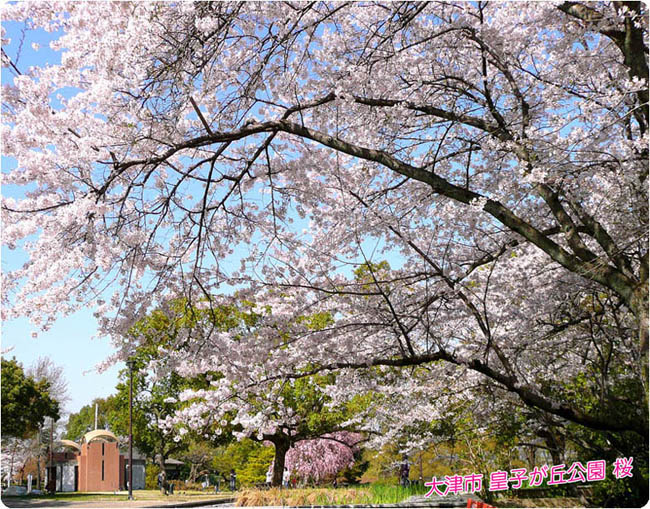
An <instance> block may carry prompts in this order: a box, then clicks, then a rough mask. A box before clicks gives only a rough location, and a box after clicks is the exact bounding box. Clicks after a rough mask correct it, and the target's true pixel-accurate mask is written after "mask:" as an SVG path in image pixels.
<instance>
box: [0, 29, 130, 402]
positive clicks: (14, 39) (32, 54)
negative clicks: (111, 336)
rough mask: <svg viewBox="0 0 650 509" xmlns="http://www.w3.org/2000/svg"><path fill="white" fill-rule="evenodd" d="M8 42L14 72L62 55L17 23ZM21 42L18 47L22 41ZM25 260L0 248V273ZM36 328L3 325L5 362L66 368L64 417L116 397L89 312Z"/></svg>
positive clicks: (23, 323)
mask: <svg viewBox="0 0 650 509" xmlns="http://www.w3.org/2000/svg"><path fill="white" fill-rule="evenodd" d="M3 27H4V28H5V30H6V37H8V38H10V39H11V42H10V44H8V45H7V46H3V49H4V50H5V51H6V52H7V54H9V55H10V56H11V58H12V59H14V60H15V59H16V57H17V56H18V53H19V48H20V55H19V58H18V63H17V65H18V68H19V69H27V68H28V67H29V66H32V65H45V64H48V63H49V64H57V63H59V62H60V55H59V54H58V53H56V52H54V51H52V50H50V49H49V47H48V44H49V41H50V40H52V39H54V38H55V37H57V35H56V34H48V33H46V32H45V31H43V30H38V31H26V32H25V33H24V38H23V34H22V33H21V32H22V27H21V25H20V24H18V23H5V22H3ZM21 40H22V41H21ZM32 43H38V44H39V45H40V46H41V48H40V49H39V51H34V50H33V49H32ZM13 78H14V75H13V74H12V73H11V72H9V70H7V69H5V68H3V69H2V83H3V84H5V83H10V82H12V81H13ZM14 164H15V162H14V161H12V160H11V159H10V158H7V157H4V156H3V157H2V171H3V172H5V171H7V170H8V169H10V168H11V167H12V166H13V165H14ZM2 193H3V194H4V195H14V196H15V195H16V194H17V192H16V190H14V189H10V188H7V187H6V186H5V187H4V188H2ZM25 261H26V255H25V253H24V252H23V251H21V250H20V249H17V250H14V251H10V250H8V249H6V248H5V247H4V246H3V247H2V271H3V272H4V271H7V270H10V269H12V268H16V267H18V266H20V265H22V264H23V263H24V262H25ZM33 331H34V328H33V327H32V326H31V325H30V323H29V321H28V320H26V319H17V320H11V321H8V322H5V323H2V328H1V334H2V350H3V351H4V350H7V349H10V348H11V351H10V352H8V353H7V354H6V357H7V358H11V357H15V358H16V359H17V360H18V361H20V362H21V363H22V364H23V366H24V367H29V366H30V365H31V364H32V363H34V361H35V360H36V359H38V357H50V358H51V359H52V361H53V362H54V363H55V364H56V365H58V366H62V367H63V368H64V372H65V377H66V380H67V382H68V395H69V397H70V401H69V402H68V404H67V405H66V407H65V410H66V411H67V412H76V411H78V410H79V409H80V408H81V407H82V406H84V405H86V404H89V403H90V402H91V401H92V400H93V399H94V398H97V397H104V396H108V395H109V394H111V393H112V392H114V389H115V384H116V383H117V375H118V372H119V370H120V369H121V368H122V367H124V366H123V365H116V366H113V367H112V368H110V369H109V370H107V371H105V372H104V373H101V374H100V373H97V372H96V371H95V369H94V368H95V366H96V365H97V364H98V363H100V362H102V361H103V360H105V359H106V358H107V357H108V356H109V355H110V354H111V353H112V352H113V349H112V347H111V345H110V341H109V340H108V339H106V338H96V339H92V337H93V336H94V335H95V334H96V332H97V322H96V320H95V318H94V317H93V315H92V311H91V310H82V311H79V312H77V313H75V314H74V315H71V316H69V317H66V318H61V319H59V320H58V321H57V322H56V323H55V324H54V326H53V327H52V328H51V329H50V330H49V331H48V332H39V334H38V337H37V338H32V332H33Z"/></svg>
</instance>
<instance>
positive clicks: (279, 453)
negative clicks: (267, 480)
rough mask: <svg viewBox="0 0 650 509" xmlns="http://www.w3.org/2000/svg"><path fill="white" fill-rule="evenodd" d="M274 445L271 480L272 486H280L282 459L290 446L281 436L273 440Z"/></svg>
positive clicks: (283, 459) (282, 468) (282, 469)
mask: <svg viewBox="0 0 650 509" xmlns="http://www.w3.org/2000/svg"><path fill="white" fill-rule="evenodd" d="M273 445H274V446H275V459H274V463H273V481H272V482H271V485H272V486H282V475H283V474H284V461H285V457H286V456H287V451H288V450H289V448H290V447H291V443H290V442H289V440H288V439H287V438H286V437H284V436H282V437H278V438H277V439H276V440H273Z"/></svg>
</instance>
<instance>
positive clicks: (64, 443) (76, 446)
mask: <svg viewBox="0 0 650 509" xmlns="http://www.w3.org/2000/svg"><path fill="white" fill-rule="evenodd" d="M57 443H58V444H60V445H62V446H63V447H70V448H72V449H76V450H77V451H79V452H81V446H80V445H79V444H78V443H77V442H73V441H72V440H59V441H58V442H57Z"/></svg>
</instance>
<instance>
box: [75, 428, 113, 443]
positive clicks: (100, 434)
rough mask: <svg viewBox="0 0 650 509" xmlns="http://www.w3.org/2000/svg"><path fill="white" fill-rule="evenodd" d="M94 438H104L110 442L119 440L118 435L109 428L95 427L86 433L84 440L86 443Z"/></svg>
mask: <svg viewBox="0 0 650 509" xmlns="http://www.w3.org/2000/svg"><path fill="white" fill-rule="evenodd" d="M93 440H103V441H105V442H109V441H115V442H118V439H117V437H116V436H115V435H113V433H111V432H110V431H108V430H107V429H95V430H93V431H89V432H88V433H86V434H85V435H84V437H83V440H82V441H83V442H86V443H90V442H92V441H93Z"/></svg>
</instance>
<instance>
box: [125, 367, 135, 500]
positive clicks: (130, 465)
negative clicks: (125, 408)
mask: <svg viewBox="0 0 650 509" xmlns="http://www.w3.org/2000/svg"><path fill="white" fill-rule="evenodd" d="M126 365H127V366H128V367H129V500H133V368H134V366H135V360H133V358H129V360H127V361H126Z"/></svg>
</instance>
